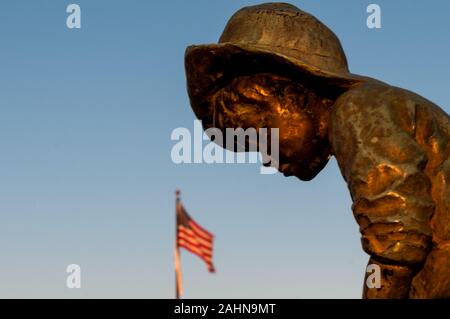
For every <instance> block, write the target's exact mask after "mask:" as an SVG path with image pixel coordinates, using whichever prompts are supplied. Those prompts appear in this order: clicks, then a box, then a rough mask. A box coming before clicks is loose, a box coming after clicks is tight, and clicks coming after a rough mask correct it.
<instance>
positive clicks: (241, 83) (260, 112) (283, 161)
mask: <svg viewBox="0 0 450 319" xmlns="http://www.w3.org/2000/svg"><path fill="white" fill-rule="evenodd" d="M211 100H212V104H213V105H212V109H213V110H214V114H215V115H214V116H215V126H216V127H218V128H220V129H222V130H223V129H225V128H243V129H247V128H250V127H253V128H255V129H259V128H267V129H269V130H268V131H269V132H270V128H279V147H280V149H279V156H280V163H279V170H280V171H281V172H283V173H284V174H285V175H286V176H292V175H294V176H297V177H298V178H300V179H302V180H310V179H312V178H314V177H315V176H316V175H317V174H318V173H319V172H320V170H321V169H322V168H323V167H324V166H325V165H326V163H327V161H328V158H329V156H330V147H329V143H328V139H327V131H328V117H329V111H330V107H331V106H332V104H333V101H331V100H329V99H326V98H323V97H321V96H319V95H318V94H316V93H314V92H313V91H312V90H308V89H307V88H306V87H304V86H303V85H300V84H298V83H295V82H293V81H291V80H289V79H287V78H283V77H280V76H276V75H272V74H257V75H252V76H242V77H237V78H235V79H234V80H233V81H231V83H229V84H228V85H226V86H225V87H223V88H222V89H220V90H218V91H217V92H215V94H214V96H213V98H212V99H211ZM269 140H270V137H269Z"/></svg>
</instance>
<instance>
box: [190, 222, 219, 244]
mask: <svg viewBox="0 0 450 319" xmlns="http://www.w3.org/2000/svg"><path fill="white" fill-rule="evenodd" d="M189 224H190V226H191V227H192V228H193V229H194V230H195V232H197V233H198V234H201V235H202V237H205V239H208V238H213V237H214V235H213V234H211V233H210V232H209V231H207V230H206V229H204V228H203V227H201V226H200V225H199V224H197V223H196V222H195V221H194V220H193V219H191V220H190V221H189Z"/></svg>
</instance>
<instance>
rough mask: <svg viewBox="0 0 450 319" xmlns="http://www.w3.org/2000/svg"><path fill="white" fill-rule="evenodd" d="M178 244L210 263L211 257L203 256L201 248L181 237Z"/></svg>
mask: <svg viewBox="0 0 450 319" xmlns="http://www.w3.org/2000/svg"><path fill="white" fill-rule="evenodd" d="M178 246H179V247H183V248H185V249H187V250H189V251H190V252H191V253H194V254H196V255H197V256H199V257H200V258H201V259H203V260H204V261H206V262H207V263H211V257H209V256H205V254H203V252H202V251H201V249H199V248H198V247H197V246H194V245H191V244H189V243H188V242H186V241H184V240H183V239H180V240H178Z"/></svg>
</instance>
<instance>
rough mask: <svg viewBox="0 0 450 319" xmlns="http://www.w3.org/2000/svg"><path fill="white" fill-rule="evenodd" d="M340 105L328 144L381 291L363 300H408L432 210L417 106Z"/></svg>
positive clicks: (393, 101)
mask: <svg viewBox="0 0 450 319" xmlns="http://www.w3.org/2000/svg"><path fill="white" fill-rule="evenodd" d="M387 91H388V92H385V91H383V90H381V91H379V90H374V92H370V91H369V92H357V93H356V94H354V95H352V93H349V94H346V96H344V97H343V98H342V99H340V100H338V103H337V104H336V109H335V111H334V112H333V115H332V118H331V129H330V140H331V142H332V147H333V152H334V155H335V156H336V158H337V160H338V163H339V166H340V169H341V172H342V174H343V176H344V178H345V180H346V181H347V183H348V187H349V189H350V193H351V196H352V200H353V206H352V209H353V213H354V216H355V218H356V220H357V222H358V224H359V226H360V232H361V234H362V240H361V241H362V246H363V249H364V250H365V251H366V252H367V253H368V254H369V255H370V256H371V260H370V262H369V263H375V264H378V265H379V266H380V267H381V270H382V278H381V280H382V282H381V283H382V287H381V289H368V288H367V286H365V291H364V296H365V297H367V298H378V297H381V298H393V297H398V298H402V297H407V295H408V290H409V287H410V282H411V279H412V276H413V274H414V271H415V269H416V268H418V267H420V266H421V264H422V263H423V262H424V260H425V258H426V256H427V254H428V252H429V249H430V245H431V241H430V240H431V230H430V227H429V219H430V216H431V214H432V213H433V210H434V202H433V200H432V198H431V195H430V187H431V185H430V181H429V179H428V177H427V176H426V175H425V173H424V172H423V170H424V167H425V165H426V163H427V157H426V154H425V152H424V150H423V149H422V148H421V147H420V146H419V145H418V144H417V142H416V141H415V138H414V130H415V122H414V121H415V110H414V105H413V104H411V103H408V102H407V101H406V100H405V101H403V100H402V96H401V94H400V95H399V96H396V95H395V94H393V93H392V92H391V91H389V90H387Z"/></svg>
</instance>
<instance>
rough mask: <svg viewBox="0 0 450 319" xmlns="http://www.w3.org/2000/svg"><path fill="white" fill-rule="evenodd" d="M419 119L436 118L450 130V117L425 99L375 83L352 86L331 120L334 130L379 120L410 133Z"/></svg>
mask: <svg viewBox="0 0 450 319" xmlns="http://www.w3.org/2000/svg"><path fill="white" fill-rule="evenodd" d="M425 114H426V116H425ZM417 116H419V117H424V116H425V117H426V118H429V119H430V120H431V119H434V120H436V121H437V122H439V123H441V126H446V127H448V126H449V123H450V117H449V116H448V114H447V113H446V112H445V111H443V110H442V109H441V108H440V107H439V106H437V105H436V104H434V103H433V102H431V101H429V100H427V99H426V98H424V97H422V96H420V95H418V94H416V93H414V92H411V91H408V90H405V89H402V88H399V87H395V86H392V85H389V84H386V83H383V82H379V81H376V80H374V81H368V82H366V83H363V84H360V85H357V86H354V87H351V88H350V89H348V90H347V91H346V92H345V93H344V94H342V95H341V96H339V98H338V99H337V100H336V102H335V105H334V109H333V111H332V114H331V121H332V124H333V125H335V127H336V126H337V127H339V126H340V124H345V122H348V121H351V122H352V123H353V124H352V125H359V124H360V125H367V124H368V122H374V121H378V122H382V123H383V124H388V123H390V124H391V125H397V126H401V127H402V128H403V129H404V130H406V131H410V130H412V129H413V128H414V127H415V121H416V119H417ZM358 123H359V124H358Z"/></svg>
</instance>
